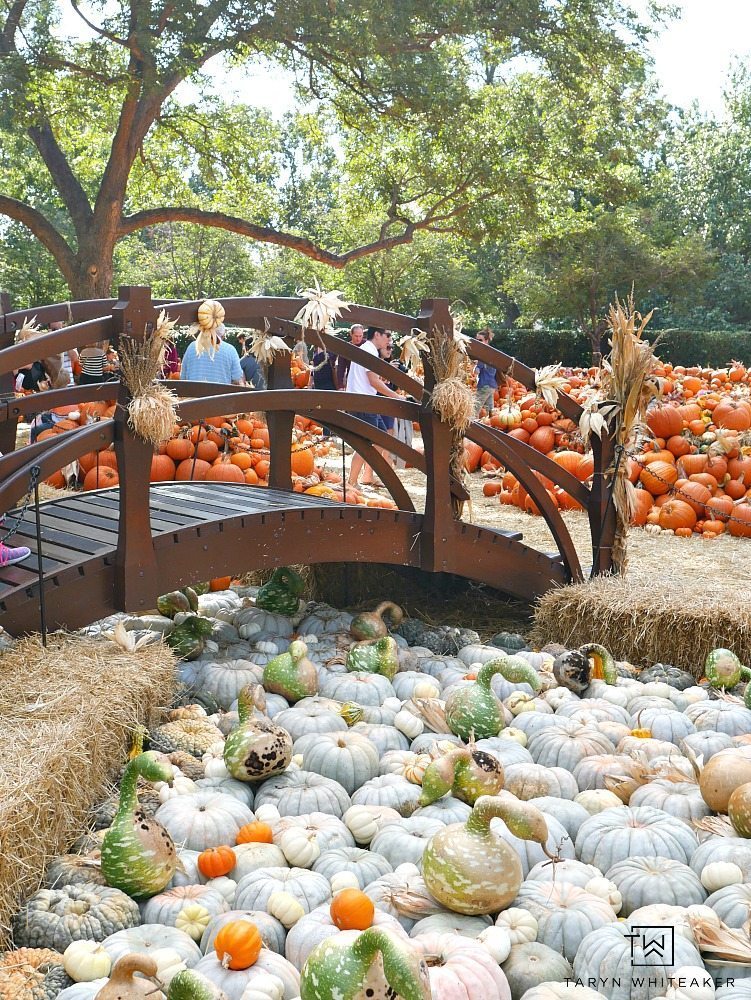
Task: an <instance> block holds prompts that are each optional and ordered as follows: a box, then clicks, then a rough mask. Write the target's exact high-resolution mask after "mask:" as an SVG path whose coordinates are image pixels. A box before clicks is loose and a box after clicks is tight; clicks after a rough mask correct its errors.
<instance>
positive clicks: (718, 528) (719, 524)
mask: <svg viewBox="0 0 751 1000" xmlns="http://www.w3.org/2000/svg"><path fill="white" fill-rule="evenodd" d="M724 530H725V524H724V522H723V521H705V522H704V533H705V534H706V532H708V531H711V532H712V534H713V535H721V534H722V533H723V531H724Z"/></svg>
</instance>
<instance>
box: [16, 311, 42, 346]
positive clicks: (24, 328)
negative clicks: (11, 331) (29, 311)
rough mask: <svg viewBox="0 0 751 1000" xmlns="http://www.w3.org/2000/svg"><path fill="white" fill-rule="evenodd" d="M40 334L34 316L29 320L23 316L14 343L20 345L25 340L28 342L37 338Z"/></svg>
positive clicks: (39, 328)
mask: <svg viewBox="0 0 751 1000" xmlns="http://www.w3.org/2000/svg"><path fill="white" fill-rule="evenodd" d="M41 332H42V330H41V327H40V326H39V324H38V323H37V318H36V316H32V317H31V319H29V317H28V316H24V318H23V323H22V324H21V329H20V330H19V331H18V334H17V335H16V342H17V343H19V344H22V343H23V342H24V341H25V340H30V339H31V338H32V337H37V336H39V334H40V333H41Z"/></svg>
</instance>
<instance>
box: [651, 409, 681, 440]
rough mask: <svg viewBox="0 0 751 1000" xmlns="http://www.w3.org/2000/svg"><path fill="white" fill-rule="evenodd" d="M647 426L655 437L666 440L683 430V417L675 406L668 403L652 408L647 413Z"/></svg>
mask: <svg viewBox="0 0 751 1000" xmlns="http://www.w3.org/2000/svg"><path fill="white" fill-rule="evenodd" d="M647 424H648V425H649V429H650V430H651V431H652V433H653V434H654V435H655V436H656V437H661V438H665V440H667V439H668V438H669V437H672V436H673V435H674V434H680V433H681V431H682V430H683V416H682V415H681V411H680V410H679V409H678V407H677V406H673V405H672V404H670V403H665V404H662V405H658V406H654V407H652V408H651V409H650V410H649V412H648V413H647Z"/></svg>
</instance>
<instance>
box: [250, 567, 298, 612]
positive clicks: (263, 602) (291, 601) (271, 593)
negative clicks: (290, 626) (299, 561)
mask: <svg viewBox="0 0 751 1000" xmlns="http://www.w3.org/2000/svg"><path fill="white" fill-rule="evenodd" d="M304 590H305V581H304V580H303V578H302V577H301V576H300V574H299V573H296V572H295V570H293V569H290V568H289V566H280V567H279V569H275V570H274V572H273V573H272V574H271V579H270V580H269V581H268V583H264V585H263V586H262V587H259V589H258V593H257V594H256V607H258V608H263V610H264V611H272V612H273V613H274V614H275V615H287V616H289V615H294V614H297V609H298V604H299V598H300V595H301V594H302V592H303V591H304Z"/></svg>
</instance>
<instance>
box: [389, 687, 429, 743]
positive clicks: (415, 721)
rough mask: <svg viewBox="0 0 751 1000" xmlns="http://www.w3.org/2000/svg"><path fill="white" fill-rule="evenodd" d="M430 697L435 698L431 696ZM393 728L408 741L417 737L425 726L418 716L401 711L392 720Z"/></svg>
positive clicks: (404, 710)
mask: <svg viewBox="0 0 751 1000" xmlns="http://www.w3.org/2000/svg"><path fill="white" fill-rule="evenodd" d="M430 697H435V696H434V695H431V696H430ZM394 727H395V728H396V729H398V730H399V732H400V733H404V735H405V736H406V737H408V738H409V739H410V740H413V739H415V738H416V737H417V736H419V735H420V733H421V732H423V730H424V729H425V724H424V723H423V721H422V719H420V718H418V716H416V715H413V714H412V713H411V712H408V711H407V710H406V709H401V710H400V711H398V712H397V713H396V716H395V718H394Z"/></svg>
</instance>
